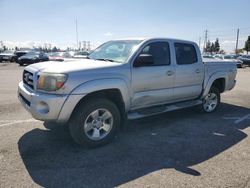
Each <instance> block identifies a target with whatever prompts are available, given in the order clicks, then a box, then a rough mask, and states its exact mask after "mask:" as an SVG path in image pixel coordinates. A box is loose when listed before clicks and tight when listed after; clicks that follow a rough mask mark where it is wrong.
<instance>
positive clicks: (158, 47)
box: [141, 42, 170, 66]
mask: <svg viewBox="0 0 250 188" xmlns="http://www.w3.org/2000/svg"><path fill="white" fill-rule="evenodd" d="M141 54H149V55H152V56H153V59H154V65H156V66H157V65H170V50H169V44H168V42H152V43H150V44H149V45H147V46H146V47H145V48H143V50H142V52H141Z"/></svg>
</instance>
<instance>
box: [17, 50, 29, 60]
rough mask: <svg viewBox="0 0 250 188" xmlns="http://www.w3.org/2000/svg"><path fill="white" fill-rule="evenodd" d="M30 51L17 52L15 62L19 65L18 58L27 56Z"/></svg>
mask: <svg viewBox="0 0 250 188" xmlns="http://www.w3.org/2000/svg"><path fill="white" fill-rule="evenodd" d="M28 52H29V51H15V53H14V54H15V61H16V62H17V63H18V58H19V57H22V56H23V55H25V54H27V53H28Z"/></svg>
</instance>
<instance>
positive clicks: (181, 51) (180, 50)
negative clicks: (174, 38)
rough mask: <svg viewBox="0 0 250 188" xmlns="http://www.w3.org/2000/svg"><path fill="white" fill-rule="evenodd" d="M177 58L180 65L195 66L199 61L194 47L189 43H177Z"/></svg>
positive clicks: (175, 46) (175, 45)
mask: <svg viewBox="0 0 250 188" xmlns="http://www.w3.org/2000/svg"><path fill="white" fill-rule="evenodd" d="M174 48H175V56H176V62H177V64H178V65H187V64H193V63H196V62H197V61H198V58H197V53H196V49H195V47H194V45H192V44H187V43H175V44H174Z"/></svg>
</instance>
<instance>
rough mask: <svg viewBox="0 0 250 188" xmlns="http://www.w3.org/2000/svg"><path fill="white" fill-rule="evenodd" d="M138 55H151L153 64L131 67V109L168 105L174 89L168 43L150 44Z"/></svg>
mask: <svg viewBox="0 0 250 188" xmlns="http://www.w3.org/2000/svg"><path fill="white" fill-rule="evenodd" d="M140 54H148V55H152V57H153V64H152V65H144V66H143V65H142V66H139V67H134V66H133V67H132V89H133V97H132V102H131V103H132V109H137V108H143V107H147V106H152V105H158V104H162V103H168V102H169V101H170V100H171V98H172V97H173V87H174V68H173V66H172V64H171V59H170V47H169V43H168V42H167V41H166V42H165V41H164V42H163V41H161V42H151V43H149V44H146V45H145V46H144V48H143V49H142V51H141V52H140Z"/></svg>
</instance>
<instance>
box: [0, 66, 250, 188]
mask: <svg viewBox="0 0 250 188" xmlns="http://www.w3.org/2000/svg"><path fill="white" fill-rule="evenodd" d="M23 69H24V67H20V66H18V65H17V64H14V63H0V187H1V188H5V187H91V188H92V187H102V188H103V187H168V188H171V187H173V188H176V187H236V188H241V187H242V188H243V187H250V147H249V146H250V138H249V134H250V68H249V67H248V68H245V69H238V74H237V84H236V87H235V88H234V89H233V90H232V91H230V92H227V93H225V94H222V103H221V106H220V107H219V109H218V110H217V112H215V113H212V114H203V113H200V112H199V111H198V110H197V109H196V108H188V109H183V110H178V111H175V112H169V113H165V114H161V115H157V116H153V117H148V118H143V119H139V120H134V121H128V122H127V127H128V128H127V130H126V131H121V132H120V133H119V135H118V136H117V137H116V138H115V140H114V142H113V143H111V144H109V145H106V146H103V147H101V148H96V149H83V148H80V147H79V146H77V145H76V144H75V143H74V142H73V141H72V139H71V138H70V136H69V133H68V130H67V127H66V126H58V125H55V124H52V123H44V122H41V121H36V120H34V119H33V118H32V117H31V116H30V115H29V113H28V112H26V111H25V109H24V108H22V106H21V105H20V103H19V101H18V99H17V94H16V93H17V84H18V82H19V81H20V80H21V77H22V71H23Z"/></svg>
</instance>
